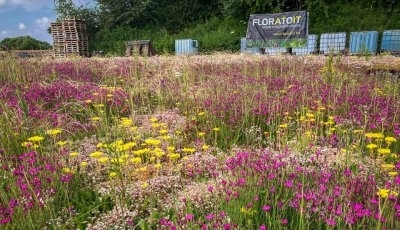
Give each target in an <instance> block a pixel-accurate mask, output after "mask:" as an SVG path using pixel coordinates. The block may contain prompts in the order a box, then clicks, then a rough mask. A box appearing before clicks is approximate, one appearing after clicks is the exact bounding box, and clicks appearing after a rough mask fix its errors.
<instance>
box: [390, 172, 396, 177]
mask: <svg viewBox="0 0 400 230" xmlns="http://www.w3.org/2000/svg"><path fill="white" fill-rule="evenodd" d="M397 174H398V173H397V172H396V171H394V172H389V176H391V177H395V176H397Z"/></svg>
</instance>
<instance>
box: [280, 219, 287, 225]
mask: <svg viewBox="0 0 400 230" xmlns="http://www.w3.org/2000/svg"><path fill="white" fill-rule="evenodd" d="M288 222H289V221H288V219H286V218H283V219H282V221H281V223H282V225H286V224H287V223H288Z"/></svg>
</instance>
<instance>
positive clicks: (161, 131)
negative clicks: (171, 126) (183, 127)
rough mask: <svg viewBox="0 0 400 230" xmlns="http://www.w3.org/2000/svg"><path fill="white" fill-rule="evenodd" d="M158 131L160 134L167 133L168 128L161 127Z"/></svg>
mask: <svg viewBox="0 0 400 230" xmlns="http://www.w3.org/2000/svg"><path fill="white" fill-rule="evenodd" d="M158 132H159V133H160V135H165V134H167V133H168V130H166V129H161V130H160V131H158Z"/></svg>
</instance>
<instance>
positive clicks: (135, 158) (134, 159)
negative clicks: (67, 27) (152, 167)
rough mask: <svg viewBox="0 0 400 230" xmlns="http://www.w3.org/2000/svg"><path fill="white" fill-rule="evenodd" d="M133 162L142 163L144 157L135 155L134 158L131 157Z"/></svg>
mask: <svg viewBox="0 0 400 230" xmlns="http://www.w3.org/2000/svg"><path fill="white" fill-rule="evenodd" d="M131 162H132V163H134V164H140V163H142V158H140V157H134V158H132V159H131Z"/></svg>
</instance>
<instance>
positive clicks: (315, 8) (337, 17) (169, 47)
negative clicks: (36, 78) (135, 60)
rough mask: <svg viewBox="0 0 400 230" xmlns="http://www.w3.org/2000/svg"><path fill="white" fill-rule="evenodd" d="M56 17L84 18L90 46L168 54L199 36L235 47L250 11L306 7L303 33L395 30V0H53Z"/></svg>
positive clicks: (206, 42) (208, 46) (207, 47)
mask: <svg viewBox="0 0 400 230" xmlns="http://www.w3.org/2000/svg"><path fill="white" fill-rule="evenodd" d="M55 4H56V12H57V15H58V18H59V19H62V18H67V17H78V18H82V19H85V20H86V22H87V27H88V32H89V42H90V43H89V44H90V50H92V51H93V50H102V51H105V52H106V53H109V54H116V55H121V54H123V52H124V48H125V42H126V41H130V40H141V39H146V40H151V41H152V44H153V46H154V47H155V49H156V52H158V53H173V52H174V40H175V39H178V38H192V39H197V40H199V43H200V47H199V50H200V51H201V52H212V51H220V50H224V51H227V50H230V51H237V50H238V49H239V41H240V38H241V37H244V36H245V34H246V29H247V20H248V18H249V15H250V14H256V13H277V12H284V11H297V10H306V11H308V12H309V16H310V18H309V33H312V34H321V33H325V32H351V31H365V30H377V31H379V32H381V31H383V30H386V29H400V20H399V18H400V1H397V0H291V1H289V0H175V1H170V0H120V1H115V0H94V1H93V2H92V3H91V4H88V5H85V6H83V5H82V6H76V5H74V3H73V1H72V0H55Z"/></svg>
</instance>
